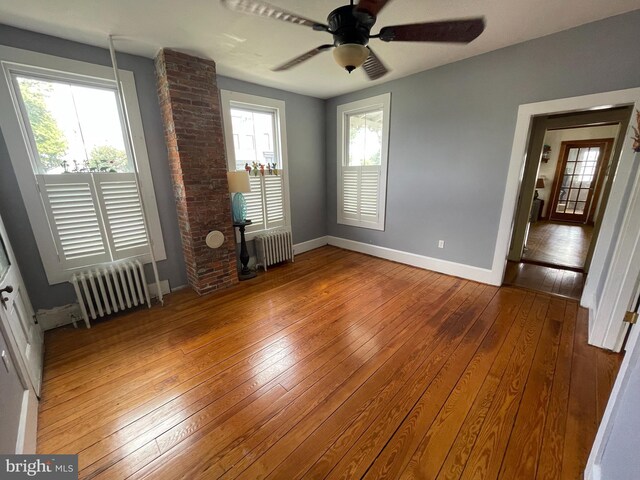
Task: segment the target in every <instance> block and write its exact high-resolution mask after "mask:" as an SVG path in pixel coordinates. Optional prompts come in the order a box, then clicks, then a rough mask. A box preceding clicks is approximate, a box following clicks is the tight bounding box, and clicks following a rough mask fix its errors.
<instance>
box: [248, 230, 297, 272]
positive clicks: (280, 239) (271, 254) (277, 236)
mask: <svg viewBox="0 0 640 480" xmlns="http://www.w3.org/2000/svg"><path fill="white" fill-rule="evenodd" d="M254 240H255V245H256V256H257V257H258V266H261V267H262V268H264V270H265V272H266V271H267V267H268V266H269V265H274V264H276V263H280V262H284V261H287V260H291V261H292V262H293V243H292V241H291V232H289V231H286V230H280V231H276V232H269V233H263V234H261V235H256V236H255V237H254Z"/></svg>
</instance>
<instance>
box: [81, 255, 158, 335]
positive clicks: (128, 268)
mask: <svg viewBox="0 0 640 480" xmlns="http://www.w3.org/2000/svg"><path fill="white" fill-rule="evenodd" d="M71 283H72V284H73V287H74V288H75V291H76V296H77V297H78V303H79V304H80V310H81V311H82V316H83V317H84V323H85V324H86V325H87V328H91V323H90V321H89V317H91V319H93V320H95V319H97V318H98V317H104V316H105V315H110V314H111V313H115V312H119V311H122V310H126V309H128V308H132V307H137V306H138V305H144V304H145V303H146V304H147V306H148V307H151V298H150V297H149V288H148V287H147V280H146V277H145V274H144V268H143V266H142V264H141V263H140V262H139V261H138V260H134V261H125V262H118V263H113V264H111V265H105V266H99V267H94V268H91V269H89V270H85V271H84V272H80V273H75V274H74V275H73V277H72V278H71Z"/></svg>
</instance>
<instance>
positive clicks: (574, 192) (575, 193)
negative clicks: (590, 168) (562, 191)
mask: <svg viewBox="0 0 640 480" xmlns="http://www.w3.org/2000/svg"><path fill="white" fill-rule="evenodd" d="M577 198H578V190H575V189H573V188H572V189H571V190H570V191H569V200H576V199H577Z"/></svg>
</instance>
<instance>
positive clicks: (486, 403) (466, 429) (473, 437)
mask: <svg viewBox="0 0 640 480" xmlns="http://www.w3.org/2000/svg"><path fill="white" fill-rule="evenodd" d="M535 297H536V295H535V294H533V293H528V294H527V298H526V299H525V301H524V303H523V304H522V306H521V307H520V310H519V312H518V318H517V319H516V321H515V323H514V325H515V327H516V328H512V329H511V330H510V332H509V337H508V338H507V340H505V342H504V344H503V346H502V348H501V349H500V353H499V354H498V357H497V358H496V359H495V361H494V363H493V365H492V366H491V370H490V371H489V374H488V375H487V377H486V379H485V381H484V382H483V384H482V387H481V388H480V392H479V393H478V395H477V397H476V400H475V401H474V402H473V404H472V406H471V409H470V410H469V411H468V412H467V414H466V417H465V419H464V422H463V424H462V427H461V428H460V430H459V431H458V434H457V436H456V439H455V441H454V443H453V445H451V448H450V449H449V452H448V453H447V456H446V458H445V460H444V462H442V464H441V465H437V464H436V465H433V467H434V470H433V471H432V472H431V474H430V475H429V476H428V477H427V478H436V477H437V478H443V479H457V478H460V477H461V475H462V473H463V471H464V468H465V466H466V464H467V462H468V460H469V456H470V455H471V452H472V450H473V448H474V446H475V444H476V441H477V439H478V435H479V434H480V431H481V429H482V427H483V425H484V422H485V419H486V418H487V415H488V412H489V409H490V408H491V406H492V405H493V402H494V398H495V397H496V395H497V389H498V387H499V385H500V383H501V382H502V379H503V378H504V377H505V373H506V370H507V368H509V365H510V362H511V359H512V358H513V357H514V352H515V351H516V349H517V348H518V346H519V345H522V343H523V338H524V337H525V335H526V333H527V332H528V331H531V330H532V329H534V328H535V325H536V318H535V316H534V315H530V313H531V309H532V307H533V302H534V299H535ZM412 460H413V459H412ZM410 467H412V468H407V470H405V472H404V474H403V477H404V478H422V475H423V473H424V472H421V471H420V470H416V468H419V467H420V466H419V465H417V464H416V463H413V464H412V465H410ZM430 467H431V465H429V464H427V465H425V468H430ZM431 475H433V477H431Z"/></svg>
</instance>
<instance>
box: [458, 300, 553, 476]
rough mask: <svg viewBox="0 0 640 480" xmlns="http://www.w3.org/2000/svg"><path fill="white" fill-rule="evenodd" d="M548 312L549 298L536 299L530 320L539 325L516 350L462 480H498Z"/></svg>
mask: <svg viewBox="0 0 640 480" xmlns="http://www.w3.org/2000/svg"><path fill="white" fill-rule="evenodd" d="M548 308H549V297H545V296H541V295H538V296H536V299H535V300H534V302H533V307H532V310H531V313H530V316H531V317H532V318H535V320H536V321H535V323H534V324H533V325H532V326H531V329H528V330H525V332H524V338H523V339H522V341H521V343H520V344H519V345H517V346H516V350H515V352H514V355H513V357H512V358H511V361H510V362H509V366H508V367H507V371H506V372H505V376H504V377H503V379H502V381H501V382H500V384H499V385H498V390H497V392H496V396H495V398H494V402H493V404H492V405H491V408H490V409H489V412H488V413H487V417H486V419H485V421H484V423H483V425H482V430H481V431H480V434H479V435H478V439H477V441H476V443H475V445H474V448H473V450H472V451H471V455H470V456H469V461H468V462H467V464H466V466H465V469H464V471H463V474H462V477H461V478H463V479H480V478H482V479H490V478H498V472H499V470H500V466H501V464H502V458H503V455H504V451H505V448H506V446H507V443H508V441H509V439H510V433H511V429H512V427H513V422H514V420H515V416H516V413H517V410H518V406H519V402H520V398H521V395H522V391H523V390H524V387H525V385H526V382H527V378H528V376H529V372H530V367H531V362H532V359H533V356H534V354H535V352H536V349H537V347H538V341H539V339H540V335H541V333H542V331H543V325H544V323H545V318H546V316H547V310H548Z"/></svg>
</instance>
